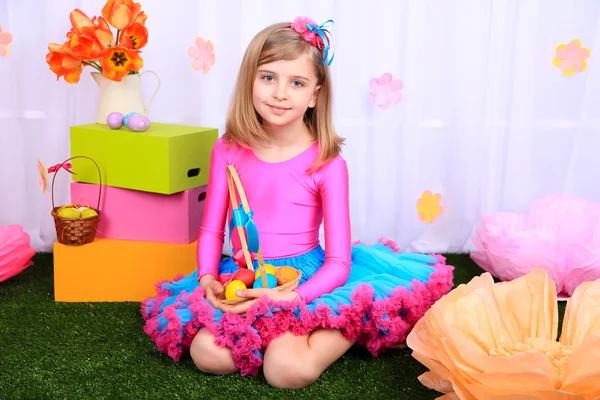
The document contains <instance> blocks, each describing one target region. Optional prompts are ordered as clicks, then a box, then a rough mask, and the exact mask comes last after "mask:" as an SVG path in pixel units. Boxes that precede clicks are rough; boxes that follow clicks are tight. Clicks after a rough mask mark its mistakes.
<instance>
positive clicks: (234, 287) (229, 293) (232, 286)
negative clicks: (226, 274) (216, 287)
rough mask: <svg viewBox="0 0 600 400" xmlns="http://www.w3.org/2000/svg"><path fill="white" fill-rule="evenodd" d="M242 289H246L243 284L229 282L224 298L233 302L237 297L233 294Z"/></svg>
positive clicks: (236, 281) (240, 282)
mask: <svg viewBox="0 0 600 400" xmlns="http://www.w3.org/2000/svg"><path fill="white" fill-rule="evenodd" d="M244 289H246V285H245V284H244V282H242V281H240V280H237V279H236V280H233V281H231V282H229V285H227V288H226V289H225V298H226V299H227V300H235V299H237V298H238V297H239V296H238V295H237V294H235V292H237V291H238V290H244Z"/></svg>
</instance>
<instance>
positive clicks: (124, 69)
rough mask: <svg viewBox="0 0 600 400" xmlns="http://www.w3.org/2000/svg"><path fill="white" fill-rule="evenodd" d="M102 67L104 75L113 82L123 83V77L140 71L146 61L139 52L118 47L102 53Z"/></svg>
mask: <svg viewBox="0 0 600 400" xmlns="http://www.w3.org/2000/svg"><path fill="white" fill-rule="evenodd" d="M100 66H101V67H102V75H104V76H105V77H106V78H108V79H111V80H113V81H117V82H121V80H122V79H123V77H124V76H125V75H127V74H129V71H135V72H137V71H139V70H140V69H141V68H142V67H143V66H144V61H142V59H141V58H140V56H139V55H138V53H137V51H132V50H129V49H127V48H126V47H121V46H117V47H109V48H108V49H106V50H104V51H103V52H102V59H101V60H100Z"/></svg>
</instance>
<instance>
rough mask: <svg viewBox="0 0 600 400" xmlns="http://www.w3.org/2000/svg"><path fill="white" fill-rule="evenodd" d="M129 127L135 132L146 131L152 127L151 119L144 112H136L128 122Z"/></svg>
mask: <svg viewBox="0 0 600 400" xmlns="http://www.w3.org/2000/svg"><path fill="white" fill-rule="evenodd" d="M126 125H127V127H128V128H129V129H131V130H132V131H135V132H144V131H145V130H147V129H148V128H150V120H149V119H148V117H146V116H145V115H142V114H135V115H132V116H131V117H129V119H128V120H127V123H126Z"/></svg>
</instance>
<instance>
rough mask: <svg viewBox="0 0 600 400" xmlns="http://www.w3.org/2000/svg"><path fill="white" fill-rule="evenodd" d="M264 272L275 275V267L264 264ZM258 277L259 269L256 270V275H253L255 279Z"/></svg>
mask: <svg viewBox="0 0 600 400" xmlns="http://www.w3.org/2000/svg"><path fill="white" fill-rule="evenodd" d="M265 272H266V273H267V274H273V275H275V267H274V266H272V265H271V264H265ZM259 276H260V267H258V268H256V273H255V274H254V277H255V278H258V277H259Z"/></svg>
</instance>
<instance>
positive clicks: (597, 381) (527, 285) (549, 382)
mask: <svg viewBox="0 0 600 400" xmlns="http://www.w3.org/2000/svg"><path fill="white" fill-rule="evenodd" d="M556 301H557V299H556V286H555V284H554V283H553V282H552V280H550V278H549V277H548V274H547V273H546V271H545V270H543V269H536V270H535V271H533V272H530V273H529V274H527V275H524V276H522V277H520V278H517V279H515V280H512V281H508V282H502V283H494V280H493V278H492V276H491V275H490V274H489V273H484V274H483V275H481V276H479V277H475V278H473V280H471V282H469V283H468V284H466V285H460V286H458V287H457V288H455V289H454V290H452V291H451V292H450V293H448V294H447V295H446V296H444V297H442V298H441V299H440V300H438V302H437V303H435V304H434V305H433V306H432V307H431V309H429V310H428V311H427V312H426V313H425V315H424V316H423V318H422V319H421V320H419V321H418V322H417V324H416V325H415V327H414V328H413V330H412V332H411V333H410V334H409V336H408V338H407V340H406V343H407V345H408V347H410V348H411V349H412V350H413V357H415V358H416V359H417V360H418V361H419V362H421V363H422V364H423V365H425V366H426V367H427V368H429V372H426V373H424V374H423V375H421V376H420V377H419V381H421V383H422V384H423V385H425V386H427V387H428V388H430V389H434V390H436V391H438V392H441V393H445V394H446V396H443V398H444V399H463V400H476V399H477V400H491V399H511V400H519V399H522V400H525V399H527V400H535V399H540V400H543V399H555V400H556V399H565V400H566V399H569V400H571V399H572V400H585V399H597V398H599V397H600V363H599V362H598V359H600V280H596V281H594V282H584V283H583V284H581V285H580V286H578V287H577V289H576V290H575V292H574V293H573V296H572V297H571V298H570V299H569V300H568V303H567V309H566V312H565V318H564V322H563V327H562V334H561V336H560V340H559V341H557V340H556V338H557V331H558V307H557V303H556Z"/></svg>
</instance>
